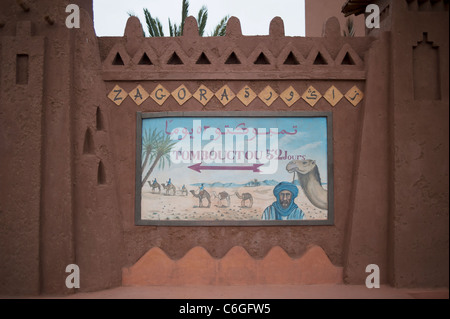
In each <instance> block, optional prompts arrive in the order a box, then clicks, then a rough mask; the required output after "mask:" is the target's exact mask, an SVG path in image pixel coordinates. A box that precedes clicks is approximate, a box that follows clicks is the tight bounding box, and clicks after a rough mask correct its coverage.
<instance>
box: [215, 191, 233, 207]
mask: <svg viewBox="0 0 450 319" xmlns="http://www.w3.org/2000/svg"><path fill="white" fill-rule="evenodd" d="M213 196H214V198H218V199H219V205H220V206H221V207H230V194H228V193H227V192H220V193H219V195H217V194H216V192H213ZM223 200H226V201H227V205H222V201H223Z"/></svg>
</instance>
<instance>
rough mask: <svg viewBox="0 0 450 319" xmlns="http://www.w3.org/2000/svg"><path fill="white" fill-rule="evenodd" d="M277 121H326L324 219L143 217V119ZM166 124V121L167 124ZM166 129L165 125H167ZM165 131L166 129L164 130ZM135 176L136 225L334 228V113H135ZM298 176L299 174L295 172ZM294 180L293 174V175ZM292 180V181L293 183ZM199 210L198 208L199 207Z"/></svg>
mask: <svg viewBox="0 0 450 319" xmlns="http://www.w3.org/2000/svg"><path fill="white" fill-rule="evenodd" d="M173 118H184V119H194V118H196V119H203V118H204V119H206V120H207V119H211V118H220V119H222V118H224V119H227V118H241V119H266V120H267V119H271V118H275V119H279V118H323V119H325V120H326V141H327V146H326V167H327V174H326V176H327V200H328V209H327V218H326V219H319V220H318V219H303V220H161V219H153V220H150V219H143V218H142V209H141V204H142V189H143V186H142V173H143V170H142V167H141V165H142V128H143V121H144V120H151V119H173ZM166 123H167V122H166ZM166 126H167V124H166ZM166 129H167V128H166ZM135 156H136V157H135V160H136V161H135V164H136V169H135V172H136V175H135V214H134V222H135V225H136V226H311V225H313V226H332V225H334V222H335V221H334V218H335V217H334V161H333V114H332V112H321V111H317V112H309V111H289V112H251V111H249V112H240V111H229V112H214V111H204V112H136V154H135ZM297 175H298V173H297ZM294 178H295V174H294ZM293 181H294V180H293ZM200 207H201V206H200Z"/></svg>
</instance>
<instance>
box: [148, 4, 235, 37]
mask: <svg viewBox="0 0 450 319" xmlns="http://www.w3.org/2000/svg"><path fill="white" fill-rule="evenodd" d="M144 16H145V23H146V24H147V29H148V35H149V37H163V36H164V31H163V27H162V24H161V22H160V21H159V19H158V18H153V17H152V15H151V14H150V11H149V10H148V9H144ZM188 16H189V1H188V0H183V2H182V8H181V24H180V25H177V24H176V23H174V24H172V21H171V20H170V18H169V34H170V36H171V37H179V36H182V35H183V31H184V23H185V21H186V18H187V17H188ZM229 17H230V16H228V15H227V16H225V17H224V18H223V19H222V20H220V22H219V24H218V25H217V26H216V27H215V28H214V31H213V32H212V33H211V34H210V36H213V37H215V36H223V35H225V30H226V26H227V21H228V19H229ZM196 19H197V24H198V34H199V35H200V36H204V34H205V28H206V23H207V21H208V9H207V8H206V6H202V7H201V9H200V10H199V12H198V14H197V18H196Z"/></svg>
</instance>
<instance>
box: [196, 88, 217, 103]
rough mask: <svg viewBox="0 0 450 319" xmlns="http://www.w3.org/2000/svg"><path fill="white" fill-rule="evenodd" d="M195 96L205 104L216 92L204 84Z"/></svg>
mask: <svg viewBox="0 0 450 319" xmlns="http://www.w3.org/2000/svg"><path fill="white" fill-rule="evenodd" d="M193 96H194V98H195V99H196V100H197V101H199V102H200V103H202V104H203V106H205V105H206V104H207V103H208V102H209V101H210V100H211V99H212V97H213V96H214V93H213V92H212V91H211V90H210V89H208V88H207V87H206V86H204V85H203V84H202V85H200V87H199V88H198V89H197V91H195V93H194V95H193Z"/></svg>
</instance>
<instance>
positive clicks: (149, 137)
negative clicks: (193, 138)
mask: <svg viewBox="0 0 450 319" xmlns="http://www.w3.org/2000/svg"><path fill="white" fill-rule="evenodd" d="M175 144H176V142H175V141H172V140H171V139H170V136H168V135H166V134H164V132H161V131H160V132H157V131H156V129H154V130H153V131H151V132H149V131H145V132H144V134H143V136H142V157H143V158H144V162H143V163H142V166H141V171H142V173H143V172H144V171H145V169H146V167H147V166H150V167H149V169H148V171H147V173H146V174H145V176H144V178H143V180H142V186H144V185H145V182H146V181H147V180H148V178H149V177H150V175H151V173H152V172H153V170H154V169H155V167H156V165H158V167H159V168H161V169H163V168H164V167H165V166H166V165H169V166H170V164H171V162H170V151H171V149H172V147H173V146H174V145H175Z"/></svg>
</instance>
